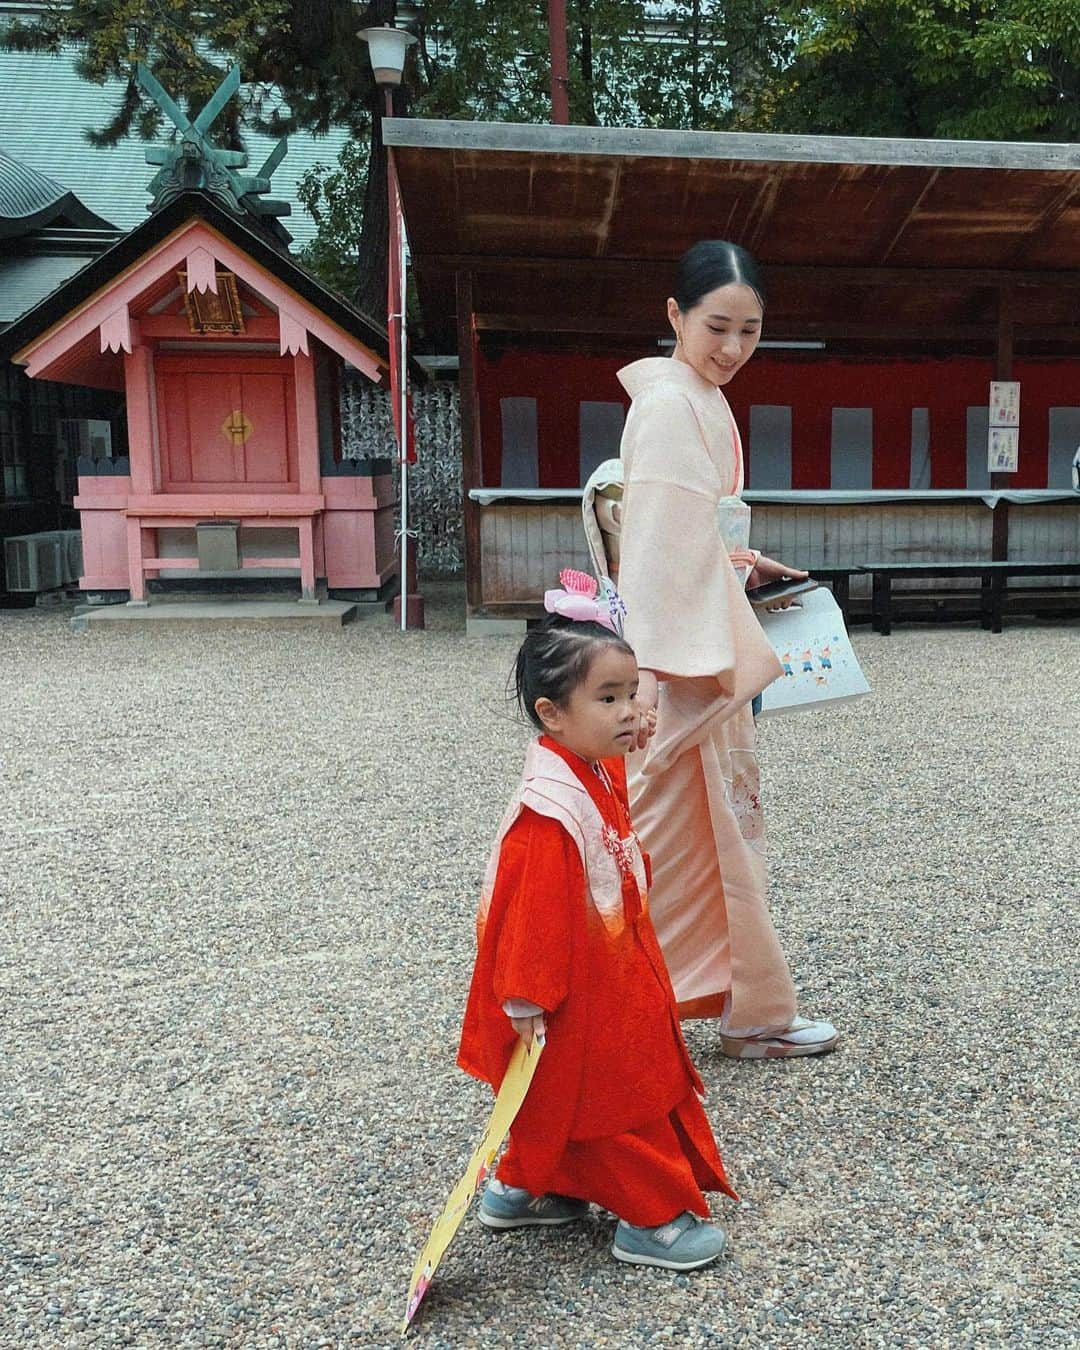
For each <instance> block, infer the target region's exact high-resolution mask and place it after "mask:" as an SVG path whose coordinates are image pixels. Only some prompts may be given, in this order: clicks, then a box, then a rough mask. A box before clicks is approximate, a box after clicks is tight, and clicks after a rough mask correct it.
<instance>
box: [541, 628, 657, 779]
mask: <svg viewBox="0 0 1080 1350" xmlns="http://www.w3.org/2000/svg"><path fill="white" fill-rule="evenodd" d="M637 687H638V667H637V662H636V661H635V660H634V658H633V657H632V656H631V655H630V653H629V652H624V651H622V650H620V649H619V648H618V647H612V646H609V645H608V644H606V643H605V644H604V646H603V647H601V648H600V650H599V651H598V652H597V654H596V655H595V656H594V657H593V660H592V663H591V664H590V666H589V669H588V672H587V673H586V675H585V678H584V679H583V680H582V681H581V683H580V684H579V685H578V686H577V688H576V689H574V691H573V692H572V693H571V695H570V697H569V698H568V699H567V701H566V703H565V704H564V705H563V706H562V707H560V706H559V704H557V703H552V701H551V700H550V699H546V698H541V699H537V701H536V712H537V716H538V717H539V718H540V720H541V722H543V724H544V728H545V730H546V731H547V733H548V735H549V736H551V737H552V739H553V740H556V741H558V742H559V744H560V745H565V746H566V748H567V749H568V750H572V751H573V752H574V754H575V755H580V756H581V758H582V759H588V760H594V759H611V758H612V757H614V756H615V755H625V754H627V753H628V752H629V751H630V750H632V749H633V748H634V744H635V741H636V740H637V728H638V718H639V716H640V713H641V709H640V708H639V707H638V704H637Z"/></svg>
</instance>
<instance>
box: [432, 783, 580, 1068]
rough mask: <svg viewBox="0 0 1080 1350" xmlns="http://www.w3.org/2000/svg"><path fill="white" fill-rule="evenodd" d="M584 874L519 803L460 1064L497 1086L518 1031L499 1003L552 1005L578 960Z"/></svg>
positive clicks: (569, 845)
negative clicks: (522, 1002) (511, 1000)
mask: <svg viewBox="0 0 1080 1350" xmlns="http://www.w3.org/2000/svg"><path fill="white" fill-rule="evenodd" d="M584 904H585V873H584V869H583V868H582V865H581V857H580V855H579V853H578V851H577V847H576V846H575V844H574V842H573V840H572V839H571V838H570V836H569V835H568V834H567V833H566V831H565V830H564V829H563V827H562V826H561V825H560V824H559V823H558V822H557V821H555V820H551V819H550V818H549V817H547V816H541V815H538V814H537V813H536V812H535V811H531V810H529V809H528V808H527V807H526V808H524V809H523V810H522V812H521V814H520V815H519V816H518V818H517V820H516V821H515V822H514V824H513V825H512V826H511V827H510V829H509V830H508V831H507V834H506V837H505V838H504V839H503V842H502V848H501V850H500V853H499V866H498V872H497V874H496V878H495V886H494V889H493V892H492V897H491V904H490V906H489V907H488V911H487V915H486V916H485V918H484V920H483V922H482V923H481V925H480V926H479V927H478V931H477V939H478V940H477V952H476V967H475V969H474V970H473V977H472V985H471V987H470V989H469V999H468V1003H467V1004H466V1008H465V1020H464V1026H463V1028H462V1034H461V1046H460V1049H459V1052H458V1063H459V1064H460V1065H461V1067H462V1068H463V1069H465V1070H466V1072H468V1073H472V1074H475V1075H476V1076H477V1077H478V1078H484V1079H486V1080H487V1081H488V1082H489V1083H491V1084H492V1085H493V1086H497V1085H498V1083H499V1082H500V1081H501V1079H502V1075H503V1073H504V1072H505V1069H506V1064H507V1062H508V1060H509V1058H510V1054H511V1052H512V1051H513V1048H514V1046H515V1044H516V1043H517V1036H516V1034H515V1032H514V1029H513V1027H512V1025H511V1023H510V1019H509V1017H507V1015H506V1013H504V1012H503V1009H502V1005H503V1003H504V1002H505V1001H506V1000H507V999H510V998H519V999H525V1000H526V1001H527V1002H529V1003H535V1004H536V1005H537V1006H538V1007H540V1008H543V1009H544V1010H545V1011H546V1012H549V1013H551V1012H554V1011H555V1010H556V1009H557V1008H558V1007H559V1006H560V1005H561V1004H562V1003H563V1002H564V1001H565V999H566V996H567V994H568V992H569V989H570V983H571V978H572V970H573V966H574V961H575V959H579V960H580V953H579V951H578V948H579V947H580V945H581V941H582V940H583V938H582V933H583V922H582V914H583V911H584Z"/></svg>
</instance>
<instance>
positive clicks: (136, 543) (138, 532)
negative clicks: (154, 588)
mask: <svg viewBox="0 0 1080 1350" xmlns="http://www.w3.org/2000/svg"><path fill="white" fill-rule="evenodd" d="M149 533H151V531H149V530H145V531H144V530H143V528H142V527H141V525H140V524H139V518H138V516H128V518H127V557H128V590H129V591H130V592H131V603H132V604H133V605H145V604H146V572H145V571H144V570H143V535H144V534H149Z"/></svg>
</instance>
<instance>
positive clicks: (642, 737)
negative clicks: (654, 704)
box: [635, 708, 656, 750]
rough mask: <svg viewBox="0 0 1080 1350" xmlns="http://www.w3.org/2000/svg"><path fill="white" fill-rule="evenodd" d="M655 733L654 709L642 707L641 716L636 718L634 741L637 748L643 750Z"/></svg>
mask: <svg viewBox="0 0 1080 1350" xmlns="http://www.w3.org/2000/svg"><path fill="white" fill-rule="evenodd" d="M655 735H656V709H655V708H643V709H642V710H641V716H640V717H639V718H638V729H637V741H636V742H635V745H636V747H637V749H638V750H644V749H645V747H646V746H647V745H648V744H649V742H650V741H651V740H652V738H653V737H654V736H655Z"/></svg>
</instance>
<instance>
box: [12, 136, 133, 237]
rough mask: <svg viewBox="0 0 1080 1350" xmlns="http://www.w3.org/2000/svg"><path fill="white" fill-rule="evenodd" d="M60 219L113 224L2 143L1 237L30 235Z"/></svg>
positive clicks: (89, 224) (104, 225)
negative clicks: (18, 157) (18, 158)
mask: <svg viewBox="0 0 1080 1350" xmlns="http://www.w3.org/2000/svg"><path fill="white" fill-rule="evenodd" d="M58 220H66V221H67V222H68V224H70V225H75V226H79V227H82V228H89V229H93V228H99V229H107V228H108V227H109V221H107V220H102V219H101V217H100V216H96V215H94V213H93V212H92V211H88V210H87V209H86V207H85V206H83V204H82V202H80V201H79V199H78V198H77V197H76V196H75V194H74V193H73V192H71V191H70V190H69V189H68V188H66V187H65V186H64V184H63V183H58V182H57V181H56V180H55V179H54V178H49V177H48V176H47V175H46V174H43V173H40V172H38V170H36V169H32V168H31V167H30V166H29V165H28V164H23V163H21V162H20V161H19V160H17V159H14V158H13V157H12V156H11V155H9V154H7V153H6V152H5V150H4V149H3V147H2V146H0V236H3V235H22V234H27V233H28V232H29V231H30V230H35V229H40V228H41V227H42V226H43V225H48V224H50V223H52V222H54V221H58Z"/></svg>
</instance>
